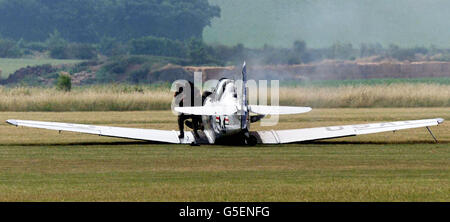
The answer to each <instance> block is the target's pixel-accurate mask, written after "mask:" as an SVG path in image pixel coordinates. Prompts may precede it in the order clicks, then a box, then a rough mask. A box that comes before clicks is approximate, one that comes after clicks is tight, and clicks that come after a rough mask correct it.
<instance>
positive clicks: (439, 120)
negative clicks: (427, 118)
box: [436, 118, 444, 124]
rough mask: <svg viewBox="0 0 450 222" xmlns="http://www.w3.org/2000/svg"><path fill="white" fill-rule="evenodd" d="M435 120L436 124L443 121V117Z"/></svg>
mask: <svg viewBox="0 0 450 222" xmlns="http://www.w3.org/2000/svg"><path fill="white" fill-rule="evenodd" d="M436 121H437V122H438V124H442V123H444V119H443V118H437V119H436Z"/></svg>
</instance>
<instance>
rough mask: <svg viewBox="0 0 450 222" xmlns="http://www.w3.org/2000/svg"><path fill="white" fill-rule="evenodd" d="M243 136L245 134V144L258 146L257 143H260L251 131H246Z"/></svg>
mask: <svg viewBox="0 0 450 222" xmlns="http://www.w3.org/2000/svg"><path fill="white" fill-rule="evenodd" d="M243 136H244V145H247V146H256V144H258V139H257V138H256V137H255V136H253V135H250V133H248V132H245V133H244V135H243Z"/></svg>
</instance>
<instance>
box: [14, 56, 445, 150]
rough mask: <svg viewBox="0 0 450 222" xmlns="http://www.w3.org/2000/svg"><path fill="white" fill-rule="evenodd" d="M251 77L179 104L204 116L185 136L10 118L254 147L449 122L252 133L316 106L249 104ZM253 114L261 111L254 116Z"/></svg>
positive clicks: (50, 126)
mask: <svg viewBox="0 0 450 222" xmlns="http://www.w3.org/2000/svg"><path fill="white" fill-rule="evenodd" d="M246 82H247V72H246V66H245V63H244V67H243V70H242V84H241V85H242V88H241V89H239V88H238V85H239V84H237V82H236V81H235V80H231V79H222V80H220V81H219V82H218V84H217V86H216V87H215V88H214V89H213V90H212V91H211V92H208V94H210V95H209V96H208V97H207V98H206V99H205V101H204V102H203V106H198V107H195V106H194V107H175V111H177V112H180V113H185V114H188V115H198V116H201V119H202V121H201V123H200V128H201V130H199V131H200V133H199V137H196V136H194V133H193V132H186V133H185V136H184V138H181V139H180V138H179V135H180V132H179V131H175V130H157V129H136V128H122V127H111V126H93V125H82V124H72V123H57V122H40V121H29V120H7V121H6V122H7V123H9V124H12V125H14V126H24V127H33V128H41V129H49V130H57V131H70V132H78V133H86V134H95V135H100V136H107V137H117V138H126V139H134V140H143V141H152V142H161V143H172V144H223V143H230V141H231V142H232V143H234V144H243V145H252V146H253V145H256V144H285V143H296V142H304V141H314V140H323V139H332V138H339V137H349V136H357V135H364V134H371V133H380V132H389V131H394V132H395V131H397V130H403V129H412V128H419V127H426V128H427V129H428V131H429V132H430V134H431V135H432V136H433V138H434V139H435V140H436V138H435V136H434V135H433V134H432V132H431V130H430V128H429V127H430V126H437V125H439V124H442V123H443V122H444V119H442V118H436V119H423V120H409V121H398V122H384V123H372V124H361V125H346V126H330V127H318V128H305V129H292V130H270V131H254V132H252V131H250V124H251V123H254V122H257V121H259V120H261V119H262V118H264V117H265V116H267V115H288V114H301V113H307V112H309V111H311V110H312V109H311V108H310V107H287V106H258V105H249V104H248V98H247V97H248V96H247V87H246ZM239 90H242V91H239ZM238 91H239V92H242V93H240V96H239V94H238V93H237V92H238ZM250 113H253V114H256V115H254V116H251V115H250Z"/></svg>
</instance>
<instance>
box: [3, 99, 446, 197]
mask: <svg viewBox="0 0 450 222" xmlns="http://www.w3.org/2000/svg"><path fill="white" fill-rule="evenodd" d="M337 114H338V115H337ZM0 116H1V119H9V118H17V119H32V120H45V121H51V120H52V121H63V122H76V123H90V124H101V125H113V126H124V127H142V128H156V129H176V119H175V117H174V116H172V115H171V114H170V112H167V111H153V112H86V113H84V112H81V113H0ZM432 117H443V118H446V119H450V110H449V109H448V108H432V109H319V110H314V111H313V112H311V113H308V114H304V115H295V116H290V117H283V118H282V119H281V123H280V124H279V125H278V126H277V127H276V128H278V129H288V128H301V127H314V126H327V125H337V124H352V123H365V122H379V121H391V120H401V119H404V120H407V119H421V118H432ZM253 126H254V129H266V128H262V127H260V126H258V125H257V124H255V125H253ZM432 130H433V132H434V133H435V135H436V136H437V137H438V139H439V140H440V141H441V143H439V144H435V143H433V142H432V139H431V137H430V135H428V132H427V131H426V129H413V130H406V131H398V132H396V133H395V134H392V133H381V134H373V135H365V136H360V137H351V138H341V139H335V140H329V141H326V142H317V143H307V144H291V145H282V146H257V147H252V148H248V147H231V146H201V147H190V146H184V145H164V144H160V145H156V144H148V143H143V142H133V141H128V140H123V139H114V138H105V137H98V136H91V135H83V134H77V133H62V134H58V132H55V131H46V130H39V129H30V128H15V127H12V126H8V125H6V124H0V133H1V134H2V137H0V201H449V200H450V196H449V194H450V146H449V144H450V135H449V133H448V132H449V131H450V126H449V124H448V123H444V124H443V125H441V126H439V127H432Z"/></svg>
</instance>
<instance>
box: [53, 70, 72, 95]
mask: <svg viewBox="0 0 450 222" xmlns="http://www.w3.org/2000/svg"><path fill="white" fill-rule="evenodd" d="M56 89H58V90H61V91H66V92H69V91H70V90H71V89H72V78H71V77H70V74H69V73H66V72H61V73H60V74H59V76H58V79H57V81H56Z"/></svg>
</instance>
